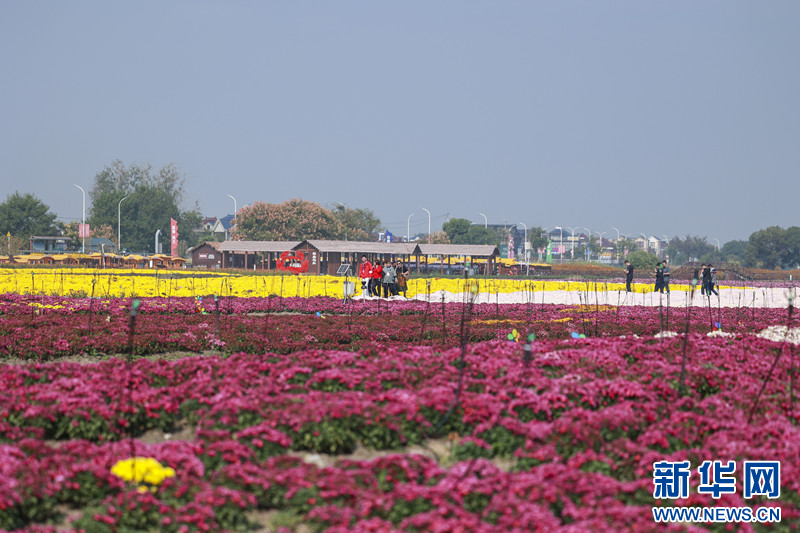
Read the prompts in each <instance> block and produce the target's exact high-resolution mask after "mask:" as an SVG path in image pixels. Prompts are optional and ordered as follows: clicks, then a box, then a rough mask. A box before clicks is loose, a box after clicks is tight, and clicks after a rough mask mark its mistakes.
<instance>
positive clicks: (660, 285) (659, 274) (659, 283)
mask: <svg viewBox="0 0 800 533" xmlns="http://www.w3.org/2000/svg"><path fill="white" fill-rule="evenodd" d="M653 292H664V268H663V267H662V266H661V262H660V261H659V262H658V263H656V288H655V290H654V291H653Z"/></svg>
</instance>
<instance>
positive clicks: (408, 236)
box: [406, 213, 430, 244]
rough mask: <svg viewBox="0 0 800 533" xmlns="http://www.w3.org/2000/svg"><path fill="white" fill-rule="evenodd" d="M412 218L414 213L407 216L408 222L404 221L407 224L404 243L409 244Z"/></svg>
mask: <svg viewBox="0 0 800 533" xmlns="http://www.w3.org/2000/svg"><path fill="white" fill-rule="evenodd" d="M413 216H414V213H411V214H410V215H408V220H407V221H406V223H407V224H408V227H407V228H406V231H407V234H406V242H411V217H413ZM428 238H430V233H429V234H428ZM429 244H430V243H429Z"/></svg>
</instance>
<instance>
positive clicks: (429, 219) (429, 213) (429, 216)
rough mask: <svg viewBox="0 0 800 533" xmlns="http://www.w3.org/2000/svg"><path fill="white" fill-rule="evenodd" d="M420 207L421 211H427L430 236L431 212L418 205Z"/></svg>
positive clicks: (429, 233)
mask: <svg viewBox="0 0 800 533" xmlns="http://www.w3.org/2000/svg"><path fill="white" fill-rule="evenodd" d="M420 209H422V210H423V211H425V212H426V213H428V236H429V237H430V235H431V212H430V211H428V210H427V209H425V208H424V207H420Z"/></svg>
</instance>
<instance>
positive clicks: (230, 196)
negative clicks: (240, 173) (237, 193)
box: [225, 194, 239, 241]
mask: <svg viewBox="0 0 800 533" xmlns="http://www.w3.org/2000/svg"><path fill="white" fill-rule="evenodd" d="M227 196H228V198H230V199H231V200H233V220H236V212H237V211H238V210H239V209H238V207H237V205H236V198H234V197H233V195H231V194H228V195H227ZM225 240H226V241H227V240H228V232H227V231H226V232H225Z"/></svg>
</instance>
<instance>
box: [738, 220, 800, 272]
mask: <svg viewBox="0 0 800 533" xmlns="http://www.w3.org/2000/svg"><path fill="white" fill-rule="evenodd" d="M799 263H800V227H798V226H791V227H790V228H787V229H783V228H781V227H780V226H770V227H768V228H766V229H762V230H758V231H756V232H755V233H753V234H752V235H750V239H749V241H748V247H747V250H746V252H745V265H747V266H751V267H761V268H777V267H780V268H784V269H786V268H795V267H797V265H798V264H799Z"/></svg>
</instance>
